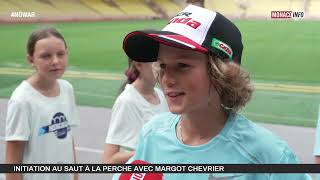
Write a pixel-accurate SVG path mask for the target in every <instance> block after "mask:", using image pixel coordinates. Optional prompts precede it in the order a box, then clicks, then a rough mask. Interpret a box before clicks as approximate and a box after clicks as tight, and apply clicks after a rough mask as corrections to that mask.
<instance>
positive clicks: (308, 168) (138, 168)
mask: <svg viewBox="0 0 320 180" xmlns="http://www.w3.org/2000/svg"><path fill="white" fill-rule="evenodd" d="M0 173H320V165H317V164H123V165H116V164H113V165H106V164H0Z"/></svg>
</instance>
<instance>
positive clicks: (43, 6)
mask: <svg viewBox="0 0 320 180" xmlns="http://www.w3.org/2000/svg"><path fill="white" fill-rule="evenodd" d="M8 2H10V3H11V4H13V5H15V6H17V7H19V8H20V9H21V10H23V11H29V12H32V11H34V12H35V13H36V16H37V17H40V18H41V17H51V16H63V13H62V12H61V11H60V10H59V9H57V8H54V7H53V6H51V4H48V3H45V2H44V1H38V0H28V3H26V2H25V1H21V0H8Z"/></svg>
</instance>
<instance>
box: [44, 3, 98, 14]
mask: <svg viewBox="0 0 320 180" xmlns="http://www.w3.org/2000/svg"><path fill="white" fill-rule="evenodd" d="M48 1H49V2H50V3H51V4H52V6H53V7H55V8H57V9H59V10H60V11H62V12H63V14H64V16H71V17H98V16H99V13H97V12H95V11H93V10H92V9H90V8H88V7H87V6H85V5H84V4H82V3H80V1H78V0H67V1H66V0H48Z"/></svg>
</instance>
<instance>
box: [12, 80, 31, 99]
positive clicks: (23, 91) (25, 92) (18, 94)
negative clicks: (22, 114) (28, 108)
mask: <svg viewBox="0 0 320 180" xmlns="http://www.w3.org/2000/svg"><path fill="white" fill-rule="evenodd" d="M31 93H32V88H31V85H30V84H28V82H27V81H26V80H24V81H22V82H21V83H20V84H19V85H18V86H17V87H16V88H15V89H14V90H13V92H12V94H11V97H10V100H14V101H18V102H22V101H24V100H27V99H28V97H30V95H31Z"/></svg>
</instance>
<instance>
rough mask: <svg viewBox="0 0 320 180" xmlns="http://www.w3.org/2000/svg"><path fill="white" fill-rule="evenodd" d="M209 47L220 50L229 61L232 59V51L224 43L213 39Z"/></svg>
mask: <svg viewBox="0 0 320 180" xmlns="http://www.w3.org/2000/svg"><path fill="white" fill-rule="evenodd" d="M211 46H212V47H215V48H217V49H220V50H221V51H223V52H224V53H226V54H227V55H228V56H229V58H230V59H232V55H233V52H232V49H231V47H230V46H228V45H227V44H226V43H224V42H222V41H220V40H218V39H216V38H213V39H212V43H211Z"/></svg>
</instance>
